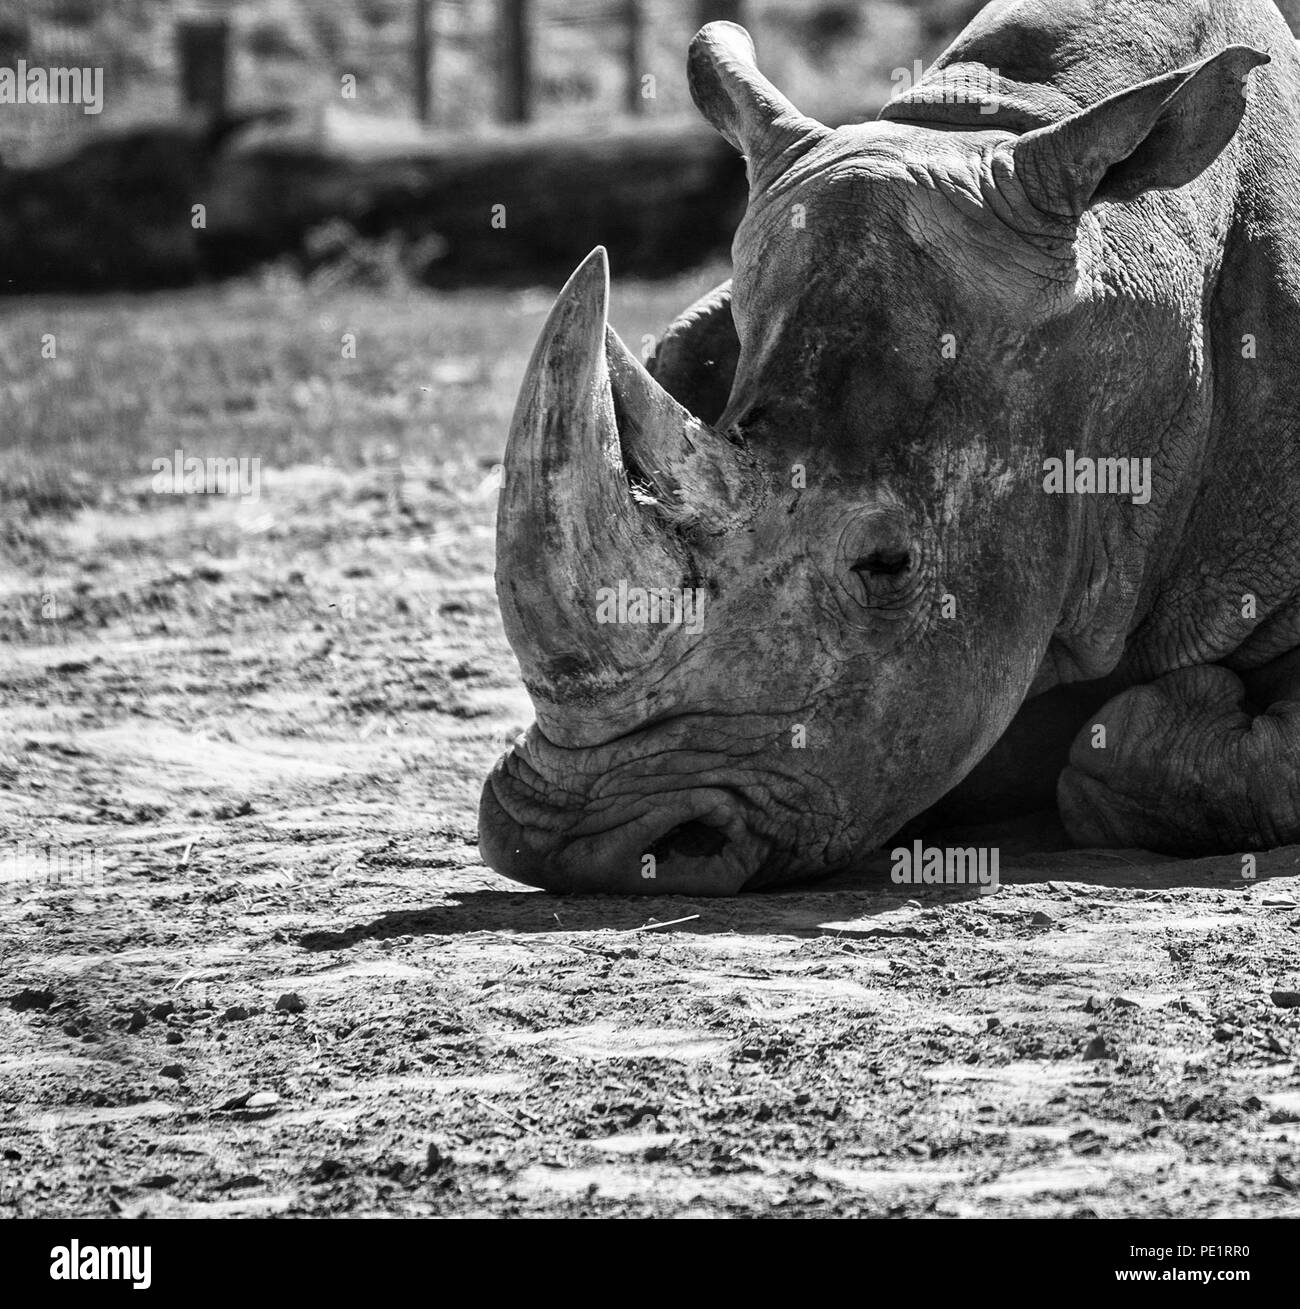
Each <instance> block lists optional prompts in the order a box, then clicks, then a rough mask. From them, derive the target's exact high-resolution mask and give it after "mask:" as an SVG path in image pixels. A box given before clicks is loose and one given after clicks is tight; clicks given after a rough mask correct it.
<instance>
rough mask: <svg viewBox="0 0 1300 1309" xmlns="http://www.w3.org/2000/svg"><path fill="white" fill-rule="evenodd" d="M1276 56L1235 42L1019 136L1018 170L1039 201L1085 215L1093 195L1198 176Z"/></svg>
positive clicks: (1052, 209)
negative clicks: (1252, 78)
mask: <svg viewBox="0 0 1300 1309" xmlns="http://www.w3.org/2000/svg"><path fill="white" fill-rule="evenodd" d="M1268 62H1269V57H1268V55H1265V54H1260V52H1259V51H1258V50H1252V49H1251V48H1250V47H1249V46H1244V45H1234V46H1229V47H1228V48H1227V49H1226V50H1220V51H1219V53H1218V54H1216V55H1211V56H1210V58H1208V59H1205V60H1202V61H1201V62H1200V63H1198V64H1189V65H1188V66H1187V67H1186V68H1179V69H1176V70H1175V71H1174V72H1172V73H1166V74H1165V75H1164V76H1163V77H1155V78H1152V79H1151V80H1150V81H1147V82H1141V83H1139V84H1138V85H1137V86H1133V87H1130V88H1129V89H1128V90H1127V91H1120V92H1118V93H1117V94H1115V95H1112V96H1107V98H1106V99H1105V100H1101V101H1098V103H1097V104H1095V105H1091V106H1090V107H1089V108H1087V109H1084V110H1081V111H1080V112H1079V113H1077V114H1071V115H1070V116H1069V117H1068V118H1065V119H1062V120H1061V121H1060V122H1059V123H1052V124H1051V125H1050V126H1048V127H1039V128H1036V129H1035V130H1034V131H1032V132H1027V133H1025V135H1024V136H1022V137H1021V138H1020V140H1019V141H1018V142H1017V143H1016V146H1015V161H1016V176H1017V177H1018V178H1019V179H1020V182H1021V185H1022V186H1023V187H1024V189H1025V194H1026V195H1027V196H1028V198H1029V200H1030V202H1031V203H1032V204H1033V206H1034V208H1036V209H1039V210H1041V211H1042V212H1043V213H1046V214H1052V215H1055V216H1057V217H1060V218H1078V217H1079V216H1080V215H1081V214H1082V213H1083V211H1084V210H1085V209H1087V207H1088V206H1089V205H1090V204H1091V203H1092V202H1093V201H1094V200H1132V199H1134V198H1135V197H1136V196H1139V195H1141V194H1142V193H1143V192H1144V191H1159V190H1169V189H1171V188H1174V187H1179V186H1183V185H1185V184H1186V183H1187V182H1190V181H1191V180H1192V179H1193V178H1195V177H1198V176H1199V175H1200V174H1201V173H1202V172H1203V171H1204V170H1205V169H1206V168H1208V167H1209V166H1210V164H1212V163H1213V162H1214V160H1215V159H1217V158H1218V156H1219V154H1220V152H1221V151H1222V150H1223V148H1224V147H1225V146H1226V145H1227V144H1228V142H1229V141H1231V140H1232V137H1233V134H1234V133H1235V132H1236V130H1237V128H1238V126H1239V125H1240V123H1241V119H1242V115H1243V114H1244V113H1245V112H1246V78H1247V75H1248V74H1249V73H1250V71H1251V69H1253V68H1258V67H1259V66H1260V65H1261V64H1266V63H1268Z"/></svg>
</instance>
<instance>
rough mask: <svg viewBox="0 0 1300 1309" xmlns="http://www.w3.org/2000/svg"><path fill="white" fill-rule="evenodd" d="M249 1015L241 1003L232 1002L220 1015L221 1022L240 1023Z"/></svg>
mask: <svg viewBox="0 0 1300 1309" xmlns="http://www.w3.org/2000/svg"><path fill="white" fill-rule="evenodd" d="M247 1017H249V1013H248V1010H247V1009H245V1008H244V1006H243V1005H242V1004H232V1005H231V1006H230V1008H229V1009H227V1010H226V1012H225V1013H224V1014H222V1015H221V1021H222V1022H223V1023H241V1022H243V1021H244V1019H245V1018H247Z"/></svg>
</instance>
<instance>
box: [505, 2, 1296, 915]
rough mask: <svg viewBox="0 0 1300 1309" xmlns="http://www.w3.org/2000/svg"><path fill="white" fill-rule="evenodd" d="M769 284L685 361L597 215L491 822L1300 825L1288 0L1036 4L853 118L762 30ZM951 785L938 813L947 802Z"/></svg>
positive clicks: (685, 333)
mask: <svg viewBox="0 0 1300 1309" xmlns="http://www.w3.org/2000/svg"><path fill="white" fill-rule="evenodd" d="M688 73H689V79H690V87H691V92H692V95H693V98H694V100H695V103H696V105H697V107H698V108H699V109H700V111H701V112H702V113H703V115H704V117H705V118H706V119H707V120H708V121H709V122H710V123H711V124H712V125H713V126H714V127H715V128H716V129H717V130H718V131H719V132H720V133H722V135H723V136H724V137H725V138H726V139H727V140H728V141H730V142H731V143H732V144H733V145H734V146H735V148H736V149H737V150H739V151H741V152H742V153H743V154H744V156H745V159H746V164H747V171H748V179H749V196H748V206H747V209H746V212H745V214H744V218H743V220H742V222H741V224H740V226H739V229H738V231H737V233H736V237H735V243H734V248H733V277H732V280H731V281H730V282H729V283H727V284H725V285H723V286H721V287H719V288H718V289H717V290H716V291H714V292H712V293H711V294H709V295H707V296H705V297H704V299H703V300H701V301H700V302H699V303H698V304H696V305H694V306H692V307H691V308H690V309H688V310H687V311H686V312H685V313H684V315H683V316H682V317H680V318H679V319H678V320H677V321H676V322H675V323H673V324H672V325H671V326H670V327H669V328H668V330H667V332H666V333H665V334H664V336H663V338H662V340H661V341H660V343H659V346H658V348H657V350H656V352H655V354H654V356H653V358H652V359H651V361H650V363H649V365H648V367H643V366H642V364H641V362H640V361H639V360H638V359H637V358H635V357H634V356H633V355H632V354H631V353H630V352H629V350H628V349H627V348H626V347H625V346H624V344H623V342H622V341H621V340H620V339H619V338H618V336H617V335H616V334H615V333H614V332H613V331H612V330H611V329H610V328H609V327H608V326H607V324H606V298H607V288H608V271H607V261H606V256H605V252H604V251H603V250H600V249H598V250H596V251H595V252H593V253H592V254H591V255H590V256H589V257H588V258H587V259H586V261H585V262H584V263H583V264H582V265H581V266H580V267H579V268H578V270H577V271H576V272H575V273H574V274H573V276H572V278H571V279H570V280H569V282H568V284H567V285H566V286H565V288H564V289H563V291H562V292H561V294H560V296H559V298H558V300H557V301H556V303H555V306H554V308H553V310H552V312H551V314H550V317H549V319H548V321H547V322H546V325H545V327H544V329H543V331H542V334H541V338H540V340H539V341H538V342H537V345H536V349H535V351H534V353H533V356H532V360H531V362H530V364H529V366H528V370H527V375H526V378H525V381H524V383H523V389H522V393H521V395H520V398H519V402H518V407H517V409H516V412H515V417H514V420H513V425H512V429H511V432H510V436H509V441H508V446H507V452H506V456H505V461H504V464H505V471H504V483H503V487H502V491H501V495H500V499H499V504H498V536H497V551H498V556H497V588H498V596H499V600H500V606H501V613H502V618H503V622H504V627H505V632H506V635H507V637H508V639H509V641H510V644H511V646H512V648H513V650H514V652H515V654H516V656H517V658H518V660H519V664H520V668H521V672H522V675H523V679H524V684H525V686H526V688H527V690H528V692H529V694H530V696H531V699H532V702H533V706H534V709H535V713H536V722H535V724H534V725H533V726H532V727H531V728H530V729H529V730H528V731H527V732H526V733H525V734H524V735H523V736H521V737H520V738H519V740H518V741H517V742H516V743H515V745H514V747H513V748H512V749H511V750H509V751H508V753H506V754H505V756H504V757H503V758H502V759H501V760H500V761H499V762H498V764H497V765H496V767H495V769H494V770H493V771H492V773H491V775H490V776H489V778H488V779H487V782H486V785H485V787H484V790H483V795H482V801H481V806H480V826H479V830H480V847H481V850H482V853H483V856H484V858H485V859H486V861H487V863H488V864H489V865H490V866H492V867H493V868H495V869H497V870H498V871H500V872H502V873H504V874H507V875H508V876H510V877H512V878H515V879H518V880H520V881H523V882H527V883H531V884H534V885H538V886H542V887H546V888H549V889H552V890H555V891H560V892H609V893H681V894H689V895H696V896H705V895H726V894H731V893H734V892H736V891H739V890H740V889H741V888H747V887H755V886H760V885H764V884H770V883H773V882H779V881H790V880H796V879H808V878H814V877H817V876H820V875H823V874H827V873H830V872H833V871H838V870H845V869H853V868H855V867H860V866H861V865H863V864H864V863H865V862H867V861H868V860H869V857H870V855H871V852H872V851H875V850H878V849H879V848H880V847H881V845H882V843H883V842H886V841H888V840H889V839H891V838H892V837H895V836H897V834H898V833H900V832H904V831H909V830H918V825H920V826H921V827H924V828H925V830H930V828H933V829H934V830H940V829H942V828H943V827H944V825H945V824H946V825H948V826H949V827H951V826H952V825H960V824H962V823H971V822H975V821H977V820H978V821H981V822H998V821H1003V820H1007V821H1009V820H1011V819H1013V818H1014V817H1015V816H1016V815H1018V814H1025V813H1029V812H1035V811H1038V810H1040V809H1043V808H1048V809H1050V808H1052V807H1053V805H1054V806H1055V808H1056V810H1057V813H1058V814H1059V821H1060V825H1061V827H1063V829H1064V835H1063V838H1062V839H1063V840H1064V841H1066V842H1068V843H1073V844H1076V845H1084V846H1111V847H1115V846H1136V847H1146V848H1150V849H1155V850H1161V851H1170V852H1183V853H1212V852H1224V851H1242V850H1258V849H1266V848H1271V847H1274V846H1277V845H1279V844H1284V843H1287V842H1290V841H1295V840H1300V530H1298V529H1300V59H1298V58H1297V53H1296V49H1295V45H1294V43H1293V39H1292V37H1291V35H1290V33H1289V31H1288V29H1287V27H1286V26H1285V24H1284V22H1283V21H1282V18H1281V16H1280V14H1279V12H1278V11H1277V9H1276V8H1275V7H1274V6H1273V5H1272V4H1271V3H1266V2H1265V0H1180V3H1178V4H1171V3H1167V2H1165V0H997V3H994V4H991V5H989V6H988V7H987V8H986V9H984V10H983V11H982V12H981V13H980V14H979V15H977V16H976V18H975V19H974V20H973V22H972V23H971V25H970V26H968V27H967V28H966V29H965V30H964V31H963V32H962V33H961V35H959V36H958V37H957V38H956V40H955V42H954V43H953V44H952V45H951V46H950V47H949V48H948V49H947V51H946V52H945V53H944V54H943V55H942V56H941V57H940V58H939V59H938V60H937V62H936V63H935V64H934V65H933V67H931V68H930V69H929V71H928V72H926V73H925V75H924V76H922V77H921V78H920V79H919V80H918V81H917V82H916V84H915V85H913V86H912V87H910V89H908V90H907V91H906V92H905V93H904V94H901V95H898V96H897V97H896V98H895V99H893V100H891V102H890V103H889V104H888V105H887V106H886V107H885V109H884V110H883V111H882V113H881V114H880V116H879V118H878V119H877V120H875V121H871V122H867V123H862V124H856V125H850V126H843V127H839V128H836V129H834V130H832V129H830V128H827V127H825V126H823V125H822V124H820V123H818V122H816V121H814V120H813V119H811V118H808V117H806V116H804V115H803V114H801V113H800V112H799V111H798V110H797V109H796V108H795V107H794V106H793V105H792V104H791V103H790V102H789V101H788V100H787V99H786V98H785V97H784V96H783V95H782V94H781V92H780V91H778V90H777V89H776V87H774V86H773V85H772V84H771V83H770V82H769V81H768V80H767V79H765V78H764V77H763V75H762V74H761V73H760V72H759V70H758V68H757V66H756V63H755V54H754V46H753V43H752V42H751V40H750V38H749V36H748V34H747V33H746V32H745V30H744V29H743V28H740V27H738V26H735V25H732V24H729V23H712V24H710V25H708V26H707V27H705V28H704V29H703V30H702V31H701V32H700V33H699V34H698V35H697V36H696V37H695V39H694V40H693V42H692V44H691V46H690V53H689V60H688ZM927 825H928V826H927Z"/></svg>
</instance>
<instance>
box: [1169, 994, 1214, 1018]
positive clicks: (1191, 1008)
mask: <svg viewBox="0 0 1300 1309" xmlns="http://www.w3.org/2000/svg"><path fill="white" fill-rule="evenodd" d="M1173 1007H1174V1008H1175V1009H1181V1010H1182V1011H1183V1013H1185V1014H1192V1015H1193V1016H1194V1017H1196V1018H1209V1016H1210V1006H1209V1005H1207V1004H1206V1003H1205V1001H1204V1000H1202V999H1201V998H1200V997H1199V996H1195V995H1188V996H1183V997H1182V998H1181V999H1178V1000H1175V1001H1174V1002H1173Z"/></svg>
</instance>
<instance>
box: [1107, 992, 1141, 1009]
mask: <svg viewBox="0 0 1300 1309" xmlns="http://www.w3.org/2000/svg"><path fill="white" fill-rule="evenodd" d="M1110 1002H1111V1004H1113V1005H1114V1006H1115V1007H1116V1008H1117V1009H1136V1008H1137V1007H1138V1002H1137V1001H1136V1000H1134V999H1133V997H1132V996H1128V995H1112V996H1111V998H1110Z"/></svg>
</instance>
